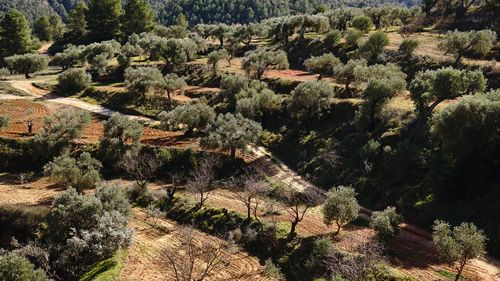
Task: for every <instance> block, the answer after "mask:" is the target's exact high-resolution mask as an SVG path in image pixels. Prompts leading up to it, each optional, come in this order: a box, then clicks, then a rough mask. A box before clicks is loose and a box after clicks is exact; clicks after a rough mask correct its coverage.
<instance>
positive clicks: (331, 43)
mask: <svg viewBox="0 0 500 281" xmlns="http://www.w3.org/2000/svg"><path fill="white" fill-rule="evenodd" d="M341 38H342V33H341V32H340V31H338V30H336V29H334V30H331V31H329V32H328V33H327V34H326V35H325V38H323V43H324V44H325V47H326V48H328V49H331V48H333V47H335V46H337V45H338V44H339V41H340V39H341Z"/></svg>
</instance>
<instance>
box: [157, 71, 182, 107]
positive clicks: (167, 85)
mask: <svg viewBox="0 0 500 281" xmlns="http://www.w3.org/2000/svg"><path fill="white" fill-rule="evenodd" d="M163 79H164V80H163V85H162V88H163V89H164V90H165V91H166V92H167V98H168V102H169V104H170V105H172V94H173V93H174V92H175V91H179V90H180V91H181V92H182V91H184V89H185V88H186V87H187V83H186V81H185V80H184V78H181V77H179V76H177V74H175V73H171V74H167V75H165V77H164V78H163Z"/></svg>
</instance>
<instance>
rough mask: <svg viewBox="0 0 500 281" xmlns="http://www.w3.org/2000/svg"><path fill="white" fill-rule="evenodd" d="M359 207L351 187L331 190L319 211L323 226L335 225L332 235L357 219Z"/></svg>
mask: <svg viewBox="0 0 500 281" xmlns="http://www.w3.org/2000/svg"><path fill="white" fill-rule="evenodd" d="M359 210H360V206H359V204H358V201H357V200H356V192H355V191H354V188H352V187H346V186H339V187H335V188H332V189H331V190H330V192H329V194H328V198H327V199H326V202H325V204H324V205H323V208H322V209H321V211H322V212H323V219H324V222H325V224H327V225H331V224H332V223H333V222H335V224H336V225H337V229H336V230H335V233H334V235H338V234H339V232H340V228H341V227H342V226H344V225H346V224H348V223H350V222H351V221H353V220H355V219H356V218H358V215H359Z"/></svg>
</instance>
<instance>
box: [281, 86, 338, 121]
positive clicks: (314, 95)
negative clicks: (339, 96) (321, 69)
mask: <svg viewBox="0 0 500 281" xmlns="http://www.w3.org/2000/svg"><path fill="white" fill-rule="evenodd" d="M333 96H334V90H333V88H332V87H331V86H330V85H329V84H328V83H326V82H324V81H306V82H303V83H301V84H299V85H298V86H297V87H296V88H295V89H294V90H293V91H292V94H291V97H290V100H289V102H288V110H289V112H290V114H291V115H292V116H293V117H294V118H297V119H300V120H310V119H312V118H318V117H319V116H320V115H321V113H322V111H323V110H325V109H326V108H327V107H328V105H329V104H330V99H331V98H332V97H333Z"/></svg>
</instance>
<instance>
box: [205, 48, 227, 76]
mask: <svg viewBox="0 0 500 281" xmlns="http://www.w3.org/2000/svg"><path fill="white" fill-rule="evenodd" d="M228 59H229V54H228V52H227V51H226V49H220V50H215V51H213V52H211V53H210V54H209V55H208V57H207V64H208V65H210V66H211V67H212V71H213V72H214V74H217V72H218V70H219V68H218V63H219V61H221V60H228Z"/></svg>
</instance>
